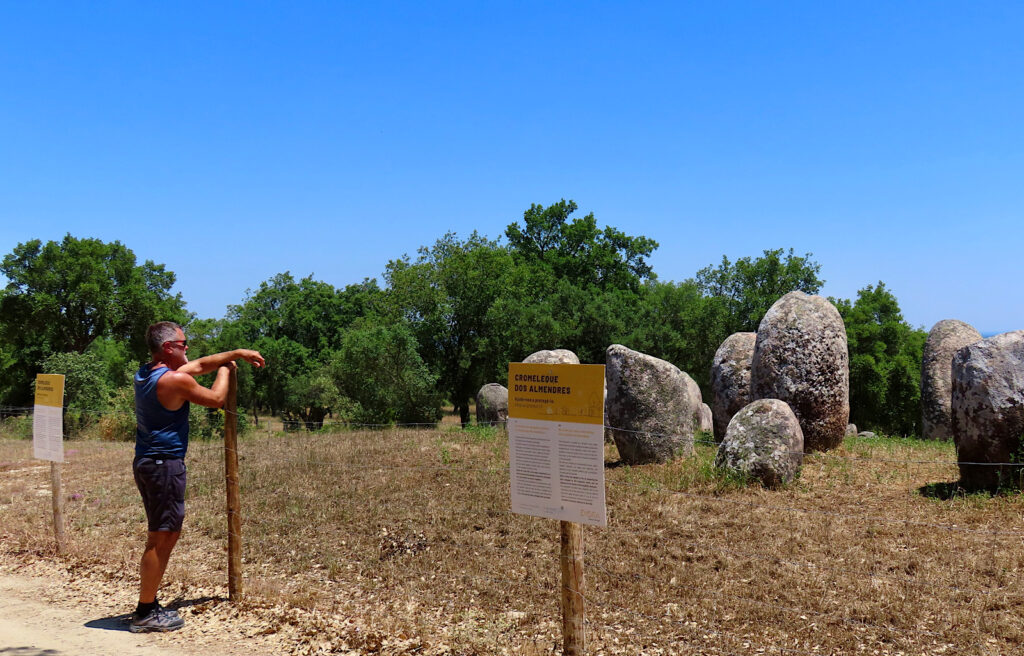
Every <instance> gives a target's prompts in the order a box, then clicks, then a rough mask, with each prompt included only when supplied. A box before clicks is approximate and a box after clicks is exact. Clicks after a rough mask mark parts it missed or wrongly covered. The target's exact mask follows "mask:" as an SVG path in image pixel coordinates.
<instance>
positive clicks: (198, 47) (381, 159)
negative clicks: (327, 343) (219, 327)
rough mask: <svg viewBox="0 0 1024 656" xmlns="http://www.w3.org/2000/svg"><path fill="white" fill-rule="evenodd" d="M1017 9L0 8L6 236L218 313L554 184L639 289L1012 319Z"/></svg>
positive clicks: (1023, 180)
mask: <svg viewBox="0 0 1024 656" xmlns="http://www.w3.org/2000/svg"><path fill="white" fill-rule="evenodd" d="M1022 35H1024V3H1019V2H1007V3H987V2H970V3H968V2H962V3H960V2H941V3H932V2H915V3H891V2H884V3H883V2H879V3H865V2H839V3H821V2H807V3H791V2H787V3H778V2H725V3H701V6H691V5H690V3H682V2H666V3H625V2H623V3H607V2H604V3H558V2H536V3H534V2H509V3H498V2H466V3H446V2H415V3H397V2H381V3H375V2H358V3H355V2H353V3H342V2H323V3H308V2H288V3H284V2H278V3H269V2H245V3H241V2H240V3H234V4H231V3H220V2H215V3H195V4H185V3H140V2H124V3H109V2H30V3H17V2H13V1H6V0H2V1H0V99H2V100H0V251H2V252H3V253H9V252H10V251H11V249H12V248H13V247H14V246H15V245H16V244H17V243H19V242H23V241H26V240H28V239H32V238H40V239H43V240H47V239H60V238H61V237H62V236H63V235H64V234H65V233H68V232H70V233H71V234H73V235H75V236H77V237H98V238H101V239H104V240H108V241H109V240H114V239H117V240H120V241H122V242H123V243H125V244H126V245H127V246H129V247H130V248H132V249H133V250H134V251H135V253H136V254H137V255H138V256H139V257H140V259H153V260H155V261H157V262H161V263H163V264H165V265H166V266H167V267H168V268H169V269H171V270H172V271H174V272H175V273H176V274H177V276H178V283H177V286H176V291H180V292H181V293H182V294H183V296H184V298H185V300H186V301H187V303H188V307H189V309H191V310H192V311H194V312H196V313H197V314H198V315H200V316H203V317H219V316H223V314H224V311H225V306H226V305H228V304H230V303H237V302H239V301H240V300H241V299H242V298H243V297H244V294H245V291H246V289H247V288H255V287H257V286H258V285H259V283H260V282H261V281H263V280H265V279H267V278H269V277H270V276H272V275H274V274H275V273H278V272H281V271H285V270H290V271H291V272H292V273H293V274H295V275H296V276H304V275H308V274H313V275H314V276H315V277H316V278H318V279H322V280H325V281H327V282H330V283H332V284H334V285H338V286H343V285H346V284H349V283H353V282H358V281H359V280H361V279H363V278H364V277H378V278H379V277H380V275H381V272H382V271H383V269H384V266H385V264H386V263H387V261H388V260H390V259H393V258H396V257H399V256H401V255H402V254H403V253H409V254H415V251H416V249H417V247H419V246H421V245H425V244H430V243H432V242H433V241H434V240H435V239H437V238H438V237H440V236H441V235H442V234H444V233H445V232H446V231H449V230H454V231H456V232H457V233H458V234H460V235H462V236H466V235H468V234H469V233H470V232H471V231H472V230H474V229H475V230H478V231H479V232H481V233H482V234H485V235H487V236H490V237H498V236H500V235H501V234H502V233H503V232H504V229H505V227H506V226H507V225H508V224H509V223H511V222H513V221H516V220H520V219H521V218H522V212H523V210H525V209H526V208H527V207H528V206H529V205H530V203H542V204H549V203H552V202H554V201H557V200H558V199H560V198H567V199H574V200H575V201H576V202H577V203H579V205H580V208H581V213H585V212H590V211H593V212H594V213H595V215H596V217H597V220H598V223H599V224H600V225H605V224H607V225H613V226H616V227H618V228H620V229H622V230H624V231H626V232H627V233H629V234H634V235H638V234H642V235H646V236H649V237H652V238H654V239H656V240H657V241H658V242H660V244H661V246H660V248H659V249H658V250H657V251H656V253H655V255H654V257H653V259H652V263H653V265H654V268H655V271H656V272H657V274H658V276H659V278H661V279H663V280H683V279H685V278H688V277H691V276H692V275H693V274H694V272H696V271H697V270H698V269H699V268H701V267H703V266H706V265H708V264H713V263H717V262H718V261H720V259H721V257H722V255H723V254H724V255H727V256H729V258H730V259H735V258H737V257H741V256H746V255H751V256H756V255H758V254H760V253H761V251H762V250H764V249H767V248H778V247H785V248H789V247H792V248H794V249H795V250H796V252H797V253H798V254H803V253H805V252H812V253H813V254H814V258H815V259H816V260H817V261H818V262H820V263H821V264H822V277H823V278H824V279H825V280H826V281H827V284H826V286H825V288H824V290H823V293H825V294H827V295H832V296H840V297H846V298H852V297H854V296H855V295H856V292H857V290H858V289H860V288H862V287H864V286H865V285H868V284H873V283H876V282H877V281H879V280H882V281H884V282H885V283H886V284H887V285H888V286H889V288H890V289H892V291H893V292H894V293H895V294H896V296H897V297H898V298H899V301H900V304H901V306H902V308H903V311H904V315H905V316H906V318H907V319H908V320H909V321H910V322H911V323H912V324H914V325H915V326H923V327H925V328H926V329H927V328H930V327H931V325H932V324H933V323H934V322H936V321H938V320H940V319H944V318H958V319H962V320H964V321H967V322H969V323H971V324H973V325H974V326H975V327H977V328H978V329H979V330H981V331H982V332H984V333H990V332H1001V331H1005V330H1013V329H1021V328H1024V302H1022V301H1024V293H1022V291H1021V272H1022V268H1024V266H1022V260H1024V226H1022V221H1021V219H1022V210H1024V36H1022Z"/></svg>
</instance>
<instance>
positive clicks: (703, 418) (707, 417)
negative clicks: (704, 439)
mask: <svg viewBox="0 0 1024 656" xmlns="http://www.w3.org/2000/svg"><path fill="white" fill-rule="evenodd" d="M697 423H698V426H697V428H698V429H699V430H701V431H702V432H704V433H711V432H712V431H713V430H714V429H715V424H714V416H713V414H712V413H711V406H709V405H708V404H707V403H701V404H700V421H698V422H697Z"/></svg>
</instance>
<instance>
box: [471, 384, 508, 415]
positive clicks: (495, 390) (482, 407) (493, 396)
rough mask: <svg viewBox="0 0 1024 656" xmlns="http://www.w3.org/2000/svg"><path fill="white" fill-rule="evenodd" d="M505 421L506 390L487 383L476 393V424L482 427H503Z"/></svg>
mask: <svg viewBox="0 0 1024 656" xmlns="http://www.w3.org/2000/svg"><path fill="white" fill-rule="evenodd" d="M506 421H508V389H506V388H505V386H504V385H499V384H498V383H487V384H486V385H484V386H483V387H481V388H480V391H479V392H477V393H476V423H478V424H481V425H484V426H495V425H498V424H500V425H502V426H504V425H505V422H506Z"/></svg>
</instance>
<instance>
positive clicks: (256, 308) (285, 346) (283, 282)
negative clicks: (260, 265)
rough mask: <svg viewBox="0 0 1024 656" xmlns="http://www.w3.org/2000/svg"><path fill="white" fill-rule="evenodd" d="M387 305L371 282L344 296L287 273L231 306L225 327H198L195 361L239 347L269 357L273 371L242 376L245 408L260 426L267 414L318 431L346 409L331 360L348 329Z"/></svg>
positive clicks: (244, 370)
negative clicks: (329, 366) (264, 412)
mask: <svg viewBox="0 0 1024 656" xmlns="http://www.w3.org/2000/svg"><path fill="white" fill-rule="evenodd" d="M382 298H383V292H382V291H381V289H380V288H379V287H378V286H377V283H376V281H374V280H372V279H367V280H364V281H363V282H362V283H360V284H356V285H349V286H347V287H345V288H344V289H341V290H339V289H337V288H335V287H334V286H333V285H330V284H328V283H326V282H323V281H319V280H314V279H313V277H312V276H307V277H305V278H302V279H300V280H296V279H295V278H294V277H293V276H292V275H291V273H289V272H287V271H286V272H284V273H279V274H277V275H275V276H273V277H272V278H270V279H269V280H267V281H264V282H262V283H260V286H259V288H258V289H257V290H256V291H255V292H249V294H248V295H247V296H246V298H245V300H244V301H243V302H242V303H240V304H239V305H232V306H230V307H229V308H228V316H227V318H226V319H225V320H223V321H219V322H209V321H206V322H202V321H197V322H195V323H194V324H193V325H190V326H189V327H188V332H189V334H190V336H196V346H197V351H196V356H199V355H204V354H205V353H206V352H210V353H212V352H216V351H222V350H227V349H231V348H236V347H246V348H254V349H256V350H258V351H260V353H262V354H263V357H264V358H266V360H267V366H266V368H264V369H251V368H249V367H241V368H239V378H238V385H239V404H241V405H244V406H245V407H247V408H249V409H250V411H251V412H252V414H253V419H254V420H255V421H256V422H258V421H259V416H258V412H259V409H261V408H262V409H266V410H268V411H269V412H270V413H271V414H280V415H281V416H282V417H284V418H285V419H288V420H290V421H295V422H300V423H302V424H303V425H304V426H306V427H307V428H309V427H316V426H318V425H319V424H320V423H321V422H322V421H323V419H324V418H325V417H326V416H328V415H329V414H330V413H332V411H334V410H335V409H337V407H338V404H339V403H341V397H340V394H339V392H338V391H337V389H332V387H333V386H334V383H333V381H331V378H330V376H329V374H328V373H326V369H325V367H326V365H327V363H328V362H329V361H330V359H331V356H332V353H333V352H334V351H335V350H336V349H337V348H338V345H339V344H340V343H341V341H342V338H343V337H344V335H345V331H346V330H347V329H348V326H349V325H350V324H352V322H353V321H355V320H356V319H358V318H360V317H363V316H365V315H366V314H368V313H371V312H374V311H375V309H376V308H377V306H378V305H379V304H380V303H381V301H382ZM190 350H191V349H190ZM328 383H329V384H328Z"/></svg>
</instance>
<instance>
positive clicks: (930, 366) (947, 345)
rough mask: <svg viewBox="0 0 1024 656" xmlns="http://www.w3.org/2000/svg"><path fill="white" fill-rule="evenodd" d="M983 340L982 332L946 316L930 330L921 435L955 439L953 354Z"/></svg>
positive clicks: (923, 377) (924, 368) (923, 371)
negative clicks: (952, 406) (952, 408)
mask: <svg viewBox="0 0 1024 656" xmlns="http://www.w3.org/2000/svg"><path fill="white" fill-rule="evenodd" d="M980 341H981V333H979V332H978V331H977V330H975V329H974V328H973V327H971V326H970V325H969V324H966V323H964V322H963V321H957V320H956V319H943V320H942V321H940V322H938V323H937V324H935V325H934V326H932V329H931V331H930V332H929V333H928V340H927V341H926V342H925V343H924V357H923V358H922V359H921V437H923V438H924V439H926V440H950V439H953V425H952V424H953V418H952V415H951V413H952V410H951V405H952V399H953V374H952V372H953V355H954V354H955V353H956V352H957V351H959V350H960V349H961V348H963V347H964V346H968V345H969V344H973V343H975V342H980Z"/></svg>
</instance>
